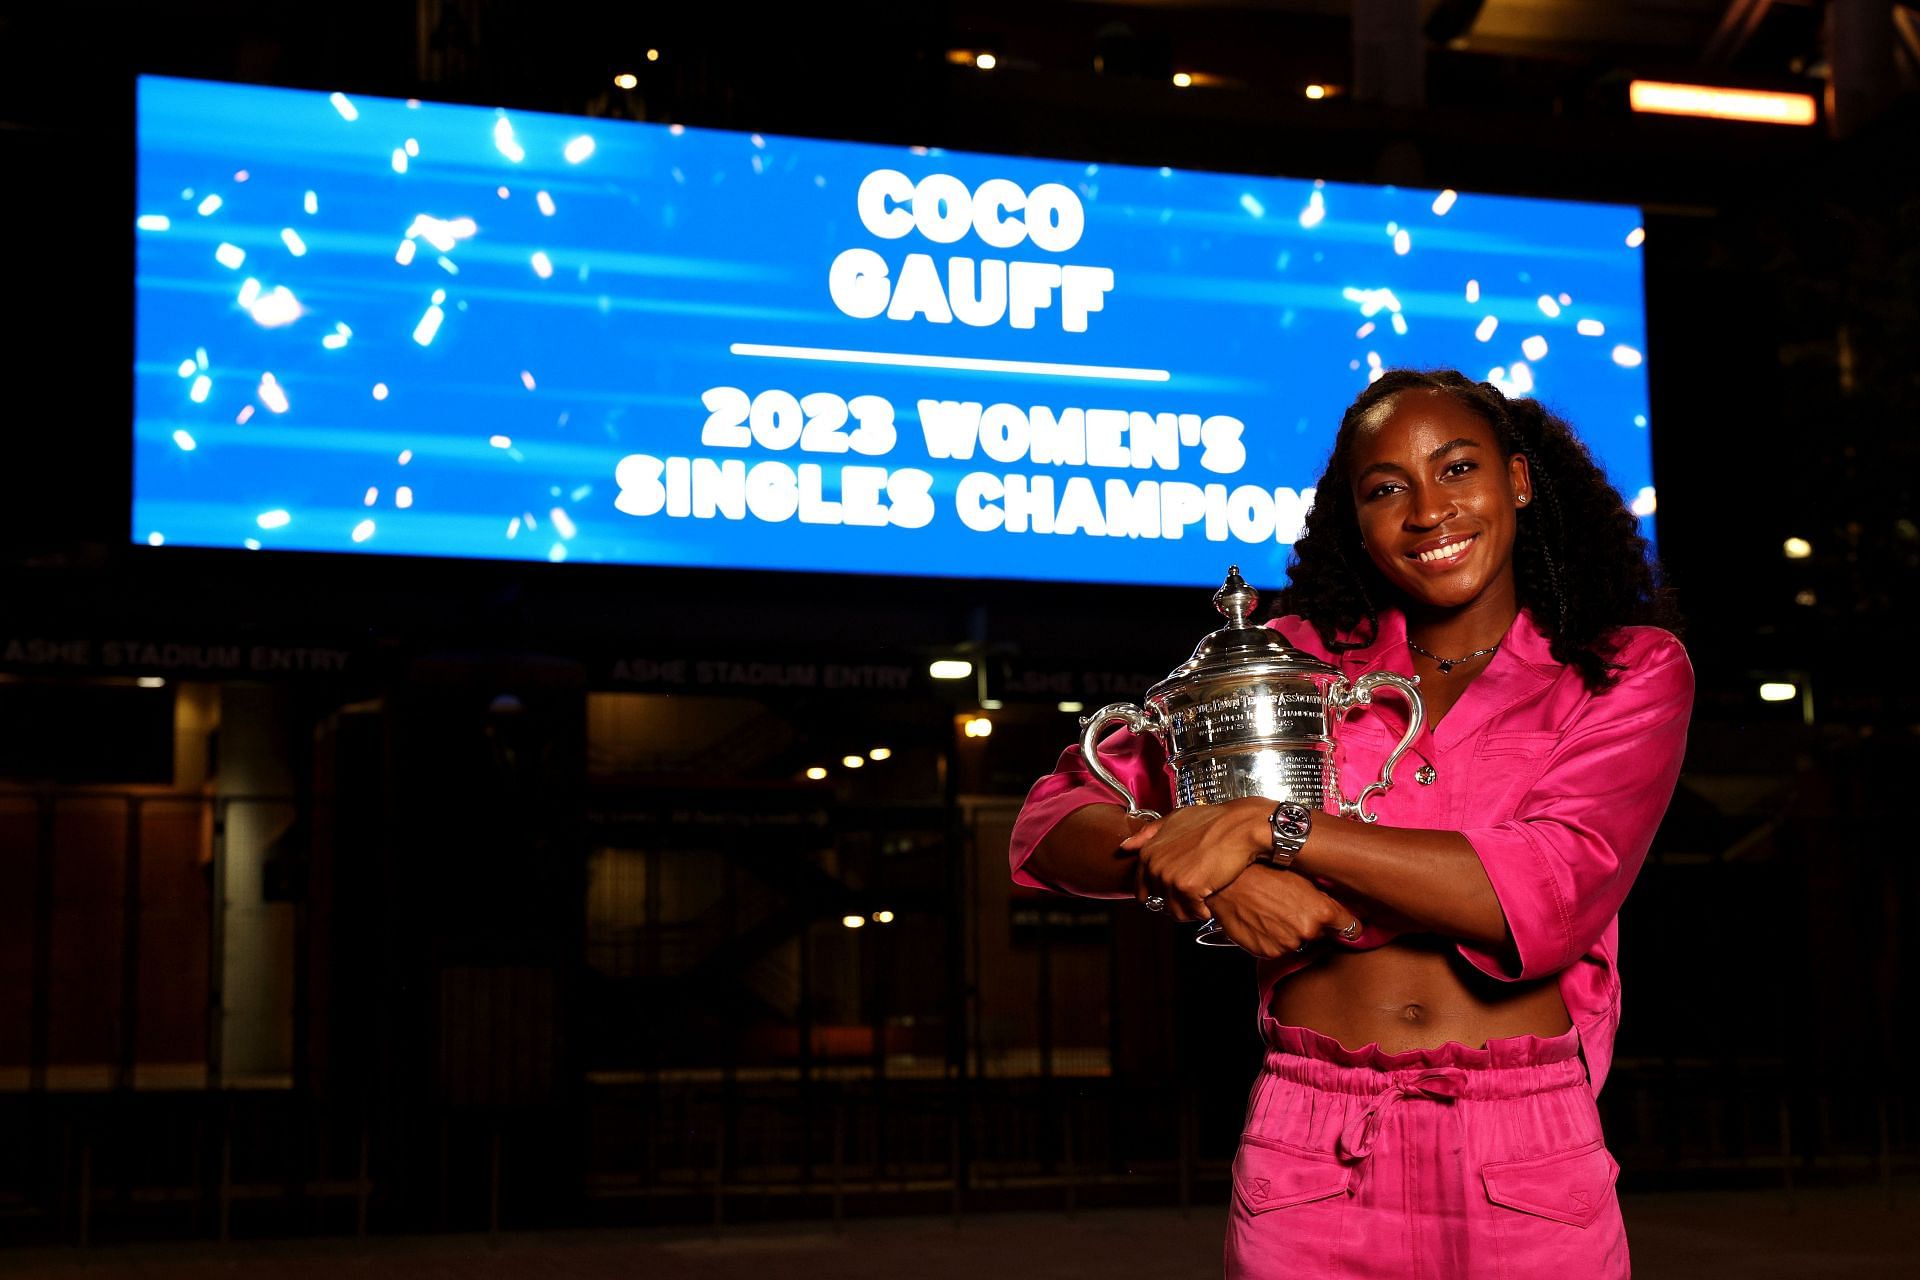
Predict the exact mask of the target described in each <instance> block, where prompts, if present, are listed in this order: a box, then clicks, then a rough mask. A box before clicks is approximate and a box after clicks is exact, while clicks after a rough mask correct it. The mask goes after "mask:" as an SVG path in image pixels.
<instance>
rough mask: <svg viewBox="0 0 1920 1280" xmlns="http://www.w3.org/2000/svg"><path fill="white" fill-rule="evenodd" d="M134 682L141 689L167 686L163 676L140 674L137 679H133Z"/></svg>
mask: <svg viewBox="0 0 1920 1280" xmlns="http://www.w3.org/2000/svg"><path fill="white" fill-rule="evenodd" d="M134 683H135V684H137V685H139V686H140V687H141V688H142V689H164V688H166V687H167V682H166V679H165V677H163V676H141V677H140V678H139V679H138V680H136V681H134Z"/></svg>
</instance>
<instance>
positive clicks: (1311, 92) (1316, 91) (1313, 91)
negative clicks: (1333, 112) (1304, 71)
mask: <svg viewBox="0 0 1920 1280" xmlns="http://www.w3.org/2000/svg"><path fill="white" fill-rule="evenodd" d="M1307 96H1308V97H1309V98H1312V99H1313V100H1314V101H1315V102H1318V101H1320V99H1322V98H1324V97H1326V96H1327V86H1325V85H1323V84H1310V85H1308V86H1307Z"/></svg>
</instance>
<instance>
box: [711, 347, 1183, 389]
mask: <svg viewBox="0 0 1920 1280" xmlns="http://www.w3.org/2000/svg"><path fill="white" fill-rule="evenodd" d="M727 350H729V351H731V352H732V353H733V354H734V355H736V356H769V357H772V358H773V359H776V360H830V361H836V362H838V363H840V364H893V365H906V366H908V367H910V368H915V369H972V370H975V371H978V372H981V373H1034V374H1040V375H1042V376H1047V377H1055V378H1117V379H1121V380H1123V381H1126V382H1165V381H1167V380H1168V379H1169V378H1171V377H1172V376H1173V375H1172V374H1170V373H1168V372H1167V371H1166V370H1165V369H1130V368H1127V367H1126V366H1125V365H1112V364H1059V363H1056V362H1054V361H1051V360H987V359H982V358H980V357H978V356H919V355H913V354H911V353H910V352H903V351H845V350H842V349H840V348H838V347H778V346H768V345H767V344H765V343H760V342H736V343H734V344H733V345H732V346H731V347H728V348H727Z"/></svg>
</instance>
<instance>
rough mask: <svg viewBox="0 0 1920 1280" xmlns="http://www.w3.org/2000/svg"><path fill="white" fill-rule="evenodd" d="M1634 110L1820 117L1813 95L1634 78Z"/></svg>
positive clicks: (1781, 119)
mask: <svg viewBox="0 0 1920 1280" xmlns="http://www.w3.org/2000/svg"><path fill="white" fill-rule="evenodd" d="M1627 102H1628V104H1629V105H1631V106H1632V107H1633V109H1634V110H1635V111H1645V112H1650V113H1653V114H1655V115H1666V116H1702V117H1705V118H1706V119H1709V120H1748V121H1753V122H1755V123H1758V124H1800V125H1806V124H1812V123H1814V121H1815V120H1817V119H1818V118H1819V113H1818V111H1817V110H1816V109H1815V107H1814V102H1813V95H1812V94H1806V93H1774V92H1770V91H1768V90H1765V89H1716V88H1713V87H1712V86H1710V85H1703V84H1669V83H1667V82H1666V81H1663V80H1635V81H1634V82H1633V83H1632V84H1631V85H1629V86H1628V87H1627Z"/></svg>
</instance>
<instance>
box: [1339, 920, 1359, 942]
mask: <svg viewBox="0 0 1920 1280" xmlns="http://www.w3.org/2000/svg"><path fill="white" fill-rule="evenodd" d="M1361 928H1362V926H1361V924H1360V922H1359V921H1358V920H1355V921H1353V922H1352V923H1350V924H1348V925H1347V926H1346V927H1345V928H1342V929H1336V930H1334V932H1336V933H1338V934H1339V935H1340V936H1341V937H1343V938H1345V939H1346V940H1347V941H1348V942H1352V941H1353V940H1354V939H1355V938H1357V937H1359V936H1360V930H1361Z"/></svg>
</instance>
